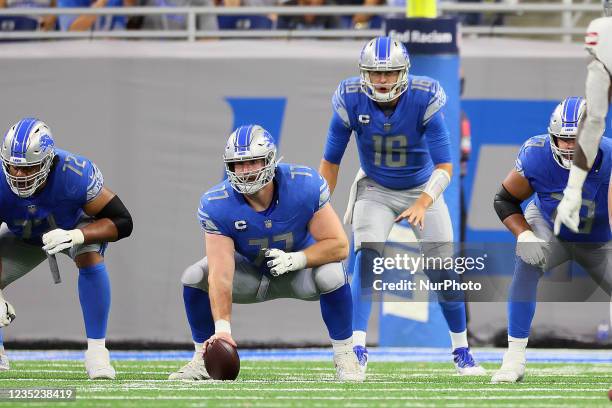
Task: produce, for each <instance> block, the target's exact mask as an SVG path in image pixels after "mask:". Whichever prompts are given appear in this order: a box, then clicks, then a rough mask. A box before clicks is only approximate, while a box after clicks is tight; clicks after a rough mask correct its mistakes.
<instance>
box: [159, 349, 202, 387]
mask: <svg viewBox="0 0 612 408" xmlns="http://www.w3.org/2000/svg"><path fill="white" fill-rule="evenodd" d="M168 379H169V380H192V381H199V380H210V375H208V372H207V371H206V367H205V366H204V357H203V356H202V353H193V358H192V359H191V361H190V362H188V363H187V364H185V365H184V366H183V367H181V369H180V370H178V371H177V372H174V373H172V374H170V375H169V376H168Z"/></svg>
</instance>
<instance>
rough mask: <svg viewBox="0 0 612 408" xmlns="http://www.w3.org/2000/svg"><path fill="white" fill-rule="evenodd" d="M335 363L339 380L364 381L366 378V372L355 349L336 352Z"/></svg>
mask: <svg viewBox="0 0 612 408" xmlns="http://www.w3.org/2000/svg"><path fill="white" fill-rule="evenodd" d="M334 365H335V366H336V377H337V378H338V380H339V381H352V382H362V381H364V380H365V372H364V371H363V370H362V369H361V366H360V365H359V361H358V360H357V356H356V355H355V353H354V352H353V350H349V351H346V352H344V353H334Z"/></svg>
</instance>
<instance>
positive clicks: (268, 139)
mask: <svg viewBox="0 0 612 408" xmlns="http://www.w3.org/2000/svg"><path fill="white" fill-rule="evenodd" d="M260 159H261V160H263V161H264V165H263V167H261V168H260V169H258V170H254V171H249V172H243V173H236V171H235V164H236V163H239V162H246V161H253V160H260ZM223 161H224V162H225V171H226V173H227V176H228V178H229V181H230V184H231V185H232V187H233V188H234V190H236V191H238V192H239V193H242V194H254V193H256V192H258V191H259V190H261V189H262V188H264V186H265V185H266V184H268V183H269V182H271V181H272V179H273V178H274V173H275V171H276V165H277V163H278V162H279V161H280V159H279V160H277V159H276V145H275V144H274V139H273V138H272V135H271V134H270V133H269V132H268V131H267V130H265V129H264V128H262V127H261V126H259V125H247V126H240V127H239V128H238V129H236V130H235V131H234V132H233V133H232V134H231V135H230V137H229V139H228V140H227V144H226V145H225V152H224V154H223Z"/></svg>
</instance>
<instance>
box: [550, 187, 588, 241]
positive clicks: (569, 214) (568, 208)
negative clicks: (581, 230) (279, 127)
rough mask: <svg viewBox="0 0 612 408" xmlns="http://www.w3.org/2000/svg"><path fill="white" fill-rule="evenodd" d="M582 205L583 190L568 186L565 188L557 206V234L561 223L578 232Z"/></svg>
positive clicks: (555, 230)
mask: <svg viewBox="0 0 612 408" xmlns="http://www.w3.org/2000/svg"><path fill="white" fill-rule="evenodd" d="M581 206H582V190H579V189H576V188H571V187H567V188H566V189H565V190H563V199H562V200H561V202H560V203H559V206H558V207H557V216H556V217H555V226H554V232H555V235H559V232H560V231H561V225H563V224H565V226H566V227H567V228H569V229H570V230H572V231H573V232H576V233H577V232H578V224H580V207H581Z"/></svg>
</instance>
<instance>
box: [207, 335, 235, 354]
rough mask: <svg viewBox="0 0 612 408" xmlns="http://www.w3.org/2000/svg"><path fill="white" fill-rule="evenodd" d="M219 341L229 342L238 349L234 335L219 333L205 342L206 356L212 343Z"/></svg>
mask: <svg viewBox="0 0 612 408" xmlns="http://www.w3.org/2000/svg"><path fill="white" fill-rule="evenodd" d="M217 339H222V340H225V341H227V342H228V343H229V344H231V345H232V346H234V347H236V348H237V347H238V345H237V344H236V342H235V341H234V339H233V338H232V335H231V334H230V333H226V332H219V333H215V334H213V335H212V336H210V338H209V339H208V340H206V341H205V342H204V348H203V351H204V354H206V349H207V348H208V345H209V344H210V343H212V342H213V341H215V340H217Z"/></svg>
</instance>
